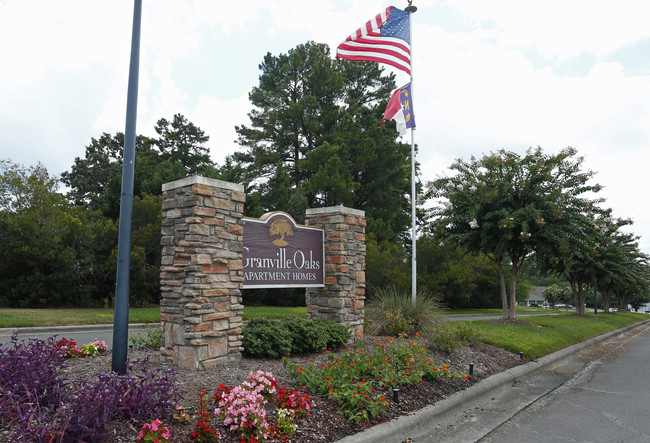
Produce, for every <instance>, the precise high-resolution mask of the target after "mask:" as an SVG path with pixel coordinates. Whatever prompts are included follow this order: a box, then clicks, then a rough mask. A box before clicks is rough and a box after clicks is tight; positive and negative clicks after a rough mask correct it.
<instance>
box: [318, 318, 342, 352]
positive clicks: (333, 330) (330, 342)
mask: <svg viewBox="0 0 650 443" xmlns="http://www.w3.org/2000/svg"><path fill="white" fill-rule="evenodd" d="M314 324H320V325H321V328H322V329H323V330H324V332H325V334H327V343H326V346H327V347H328V348H332V349H337V348H340V347H342V346H344V345H346V344H347V343H348V342H349V341H350V331H349V330H348V328H347V326H345V325H342V324H340V323H336V322H335V321H331V320H327V321H325V320H318V319H316V320H314Z"/></svg>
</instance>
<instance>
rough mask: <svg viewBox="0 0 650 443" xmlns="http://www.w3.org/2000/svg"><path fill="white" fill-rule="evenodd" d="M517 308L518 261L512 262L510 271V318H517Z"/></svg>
mask: <svg viewBox="0 0 650 443" xmlns="http://www.w3.org/2000/svg"><path fill="white" fill-rule="evenodd" d="M516 306H517V260H512V269H511V270H510V318H512V319H514V318H516Z"/></svg>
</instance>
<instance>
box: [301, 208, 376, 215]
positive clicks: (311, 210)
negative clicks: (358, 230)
mask: <svg viewBox="0 0 650 443" xmlns="http://www.w3.org/2000/svg"><path fill="white" fill-rule="evenodd" d="M341 213H343V214H349V215H357V216H359V217H365V216H366V211H362V210H361V209H352V208H347V207H345V206H328V207H326V208H309V209H307V210H306V211H305V215H317V214H341Z"/></svg>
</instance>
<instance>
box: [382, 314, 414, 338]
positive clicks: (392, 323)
mask: <svg viewBox="0 0 650 443" xmlns="http://www.w3.org/2000/svg"><path fill="white" fill-rule="evenodd" d="M384 315H385V316H386V326H385V327H384V334H386V335H392V336H394V337H397V336H398V335H399V334H410V333H412V332H414V331H413V330H414V329H415V320H413V319H411V318H406V317H404V314H403V313H402V312H401V311H390V312H386V313H385V314H384Z"/></svg>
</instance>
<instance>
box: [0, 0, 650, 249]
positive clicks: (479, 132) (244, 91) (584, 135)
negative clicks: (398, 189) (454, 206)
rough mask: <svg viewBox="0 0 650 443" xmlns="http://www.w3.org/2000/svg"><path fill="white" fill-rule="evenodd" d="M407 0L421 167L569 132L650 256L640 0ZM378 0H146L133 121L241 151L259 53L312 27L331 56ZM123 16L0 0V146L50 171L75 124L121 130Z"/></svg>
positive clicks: (108, 4)
mask: <svg viewBox="0 0 650 443" xmlns="http://www.w3.org/2000/svg"><path fill="white" fill-rule="evenodd" d="M413 4H414V6H416V7H417V8H418V10H417V12H415V13H414V15H413V16H412V54H413V62H412V68H413V91H412V92H413V109H414V114H415V119H416V122H417V129H416V130H415V132H414V134H413V137H414V141H415V143H416V144H417V145H418V147H419V153H418V156H417V160H418V162H420V163H421V168H422V175H421V179H422V180H423V181H425V182H426V181H428V180H433V179H434V178H436V177H437V176H444V175H449V170H448V167H449V165H451V164H452V163H453V161H454V160H455V159H457V158H462V159H464V160H469V159H470V158H471V156H475V157H481V156H482V155H483V154H489V153H490V152H493V151H496V150H499V149H505V150H508V151H514V152H517V153H520V154H524V153H525V151H526V150H527V149H528V148H530V147H533V148H535V147H538V146H539V147H541V148H542V149H543V150H544V151H545V152H548V153H556V152H558V151H560V150H561V149H563V148H565V147H567V146H571V147H574V148H576V149H577V150H578V153H579V155H580V156H584V164H583V165H584V169H585V170H593V171H594V172H596V174H595V177H594V183H599V184H601V185H603V186H604V189H603V191H602V192H601V193H600V196H602V197H604V198H606V202H605V203H604V206H606V207H610V208H612V209H613V215H614V216H615V217H621V218H632V219H633V220H634V225H633V226H632V227H631V228H630V230H629V231H630V232H633V233H635V234H636V235H639V236H640V237H641V239H640V246H641V249H642V250H643V251H644V252H646V253H649V254H650V205H648V204H646V201H645V198H644V195H645V194H646V192H647V184H648V181H649V180H648V176H647V175H646V169H647V168H648V164H650V149H649V148H650V26H648V23H647V3H646V1H645V0H618V1H616V2H613V1H611V0H571V1H566V0H547V1H545V2H539V1H529V0H493V1H489V2H486V1H484V0H453V1H452V0H414V2H413ZM387 6H396V7H398V8H400V9H404V8H405V7H406V6H408V2H407V1H406V0H399V1H397V0H396V1H393V2H386V1H378V0H374V1H371V0H345V1H344V0H318V1H313V2H312V1H310V2H306V1H298V0H245V1H242V2H241V3H238V2H223V1H219V2H217V1H213V0H156V1H151V0H149V1H148V0H144V1H143V9H142V37H141V47H140V77H139V93H138V113H137V133H138V134H143V135H150V136H154V135H155V131H154V126H155V123H156V121H157V120H159V119H160V118H167V119H171V118H172V117H173V115H174V114H177V113H180V114H183V115H184V116H185V117H186V118H187V119H188V120H189V121H191V122H192V123H194V124H196V125H197V126H199V127H200V128H201V129H203V130H204V131H205V132H206V134H207V135H208V136H209V137H210V141H209V142H208V144H207V147H208V148H209V149H210V153H211V157H212V159H213V160H214V161H215V162H217V163H222V162H223V159H224V158H225V156H227V155H228V154H231V153H233V152H235V151H236V150H238V148H239V147H238V145H237V144H236V141H235V140H236V132H235V126H236V125H242V124H244V125H246V124H248V123H249V119H248V116H247V115H248V112H250V110H251V109H252V106H251V104H250V102H249V100H248V93H249V92H250V90H251V89H252V88H253V87H255V86H257V85H258V82H259V75H260V71H259V67H258V66H259V64H260V63H261V62H262V59H263V57H264V55H265V54H267V53H271V54H273V55H279V54H286V53H287V52H288V51H289V50H291V49H293V48H295V47H296V46H297V45H300V44H304V43H306V42H307V41H315V42H319V43H326V44H328V45H329V47H330V50H331V53H332V56H333V54H334V53H335V52H336V47H337V46H338V44H339V43H341V41H343V40H344V39H345V37H346V36H347V35H349V34H350V33H352V32H353V31H355V30H356V29H357V28H359V27H360V26H361V25H363V24H364V23H365V22H366V21H368V20H369V19H370V18H371V17H374V16H375V15H376V14H377V13H379V12H380V11H381V10H383V9H385V8H386V7H387ZM132 24H133V2H132V1H123V0H122V1H116V0H58V1H51V0H49V1H48V0H0V159H10V160H12V161H13V162H16V163H19V164H22V165H25V166H31V165H34V164H36V163H37V162H41V163H43V164H44V165H45V166H46V167H47V169H48V171H49V173H50V174H53V175H59V174H61V173H62V172H64V171H68V170H70V167H71V166H72V164H73V162H74V159H75V157H83V156H84V152H85V146H86V145H88V144H89V143H90V141H91V138H98V137H99V136H101V134H102V133H104V132H107V133H110V134H114V133H116V132H124V130H125V121H126V97H127V84H128V71H129V58H130V50H131V30H132ZM386 71H387V72H394V73H395V75H396V77H397V79H396V81H397V85H398V86H401V85H403V84H405V83H407V82H408V81H409V78H408V75H407V74H405V73H403V72H402V71H397V70H395V69H393V68H390V67H386ZM387 99H388V97H387ZM378 123H379V122H378ZM402 141H404V142H406V143H410V142H411V133H410V131H409V133H407V135H406V136H404V137H403V138H402Z"/></svg>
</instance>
